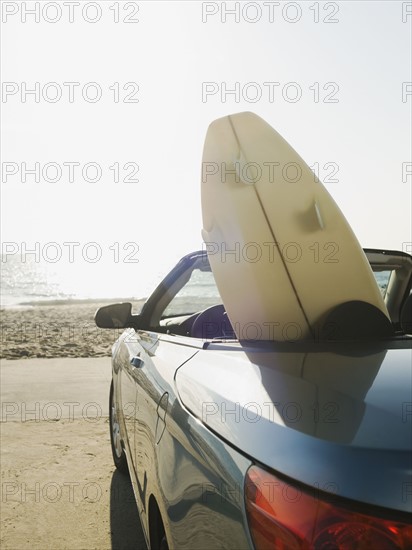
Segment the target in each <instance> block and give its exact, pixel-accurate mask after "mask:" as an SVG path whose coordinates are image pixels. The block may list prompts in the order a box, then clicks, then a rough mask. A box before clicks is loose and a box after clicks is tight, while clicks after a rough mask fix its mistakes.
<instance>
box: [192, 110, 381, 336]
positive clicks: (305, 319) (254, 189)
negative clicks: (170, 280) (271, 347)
mask: <svg viewBox="0 0 412 550" xmlns="http://www.w3.org/2000/svg"><path fill="white" fill-rule="evenodd" d="M201 186H202V189H201V196H202V215H203V230H202V237H203V240H204V241H205V243H206V249H207V252H208V258H209V261H210V264H211V267H212V270H213V273H214V276H215V279H216V284H217V287H218V289H219V292H220V294H221V297H222V300H223V303H224V305H225V308H226V311H227V314H228V317H229V319H230V321H231V323H232V326H233V328H234V330H235V332H236V335H237V337H238V338H239V339H246V340H281V341H285V340H300V339H306V338H310V337H316V331H317V329H318V327H319V326H320V325H321V324H322V321H324V319H325V318H326V316H327V315H328V314H329V313H330V312H331V311H332V310H333V308H334V307H336V306H338V305H339V304H344V303H346V302H349V301H362V302H366V303H367V304H371V305H372V306H375V307H376V308H377V309H378V310H380V312H381V314H383V315H385V316H386V318H387V319H389V315H388V312H387V309H386V306H385V303H384V301H383V298H382V296H381V293H380V290H379V288H378V285H377V283H376V281H375V278H374V275H373V272H372V270H371V268H370V265H369V262H368V260H367V258H366V256H365V254H364V252H363V250H362V248H361V246H360V244H359V242H358V240H357V238H356V236H355V235H354V233H353V231H352V229H351V227H350V225H349V223H348V222H347V221H346V219H345V217H344V215H343V214H342V212H341V211H340V209H339V207H338V206H337V204H336V203H335V201H334V200H333V199H332V197H331V195H330V194H329V193H328V191H327V190H326V188H325V187H324V186H323V185H322V183H321V182H320V181H319V180H318V179H317V178H316V176H315V175H314V173H313V172H312V170H311V169H310V168H309V166H308V165H307V164H306V163H305V162H304V160H303V159H302V158H301V157H300V156H299V155H298V154H297V152H296V151H295V150H294V149H293V148H292V147H291V146H290V145H289V144H288V143H287V142H286V141H285V140H284V139H283V138H282V136H281V135H280V134H279V133H278V132H276V131H275V130H274V129H273V128H272V127H271V126H270V125H269V124H267V123H266V122H265V121H264V120H263V119H262V118H260V117H259V116H257V115H255V114H254V113H250V112H244V113H238V114H234V115H230V116H226V117H223V118H220V119H218V120H215V121H214V122H213V123H212V124H211V125H210V126H209V129H208V131H207V135H206V139H205V145H204V150H203V159H202V184H201Z"/></svg>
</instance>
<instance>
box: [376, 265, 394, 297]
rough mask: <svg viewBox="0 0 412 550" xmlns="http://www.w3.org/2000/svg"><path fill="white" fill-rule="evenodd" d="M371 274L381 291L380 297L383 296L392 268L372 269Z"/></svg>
mask: <svg viewBox="0 0 412 550" xmlns="http://www.w3.org/2000/svg"><path fill="white" fill-rule="evenodd" d="M373 274H374V275H375V279H376V282H377V283H378V286H379V289H380V291H381V293H382V297H383V298H385V295H386V291H387V288H388V284H389V279H390V277H391V275H392V270H391V269H388V270H385V271H374V272H373Z"/></svg>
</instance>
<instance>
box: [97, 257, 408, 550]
mask: <svg viewBox="0 0 412 550" xmlns="http://www.w3.org/2000/svg"><path fill="white" fill-rule="evenodd" d="M365 253H366V256H367V258H368V260H369V262H370V264H371V266H372V269H373V271H374V273H375V277H376V280H377V282H378V284H379V286H380V288H381V291H382V295H383V296H384V300H385V304H386V307H387V309H388V312H389V315H390V317H391V321H392V328H391V334H389V335H386V336H382V335H379V337H378V336H377V337H374V336H373V327H369V328H370V330H369V332H368V331H366V333H365V334H366V336H365V334H363V335H362V337H361V338H357V336H356V334H353V335H352V336H347V335H346V336H345V337H344V338H342V337H340V334H339V330H340V326H339V325H332V326H331V327H330V330H329V331H328V332H327V334H325V333H322V334H320V335H319V337H315V338H313V339H311V340H299V341H297V339H296V333H295V331H294V326H293V325H292V324H290V325H289V324H288V323H285V326H284V327H282V334H283V339H282V341H262V340H260V339H258V338H257V337H256V334H257V333H256V331H257V330H258V327H254V326H253V325H251V326H250V327H249V328H248V334H246V335H242V334H240V338H237V337H236V334H238V331H236V327H233V326H232V325H231V323H230V321H229V319H228V317H227V316H226V313H225V307H224V304H223V303H222V300H221V297H220V295H219V292H218V290H217V287H216V285H215V282H214V277H213V273H212V271H211V268H210V265H209V261H208V257H207V254H206V252H204V251H199V252H194V253H192V254H189V255H187V256H185V257H184V258H183V259H182V260H180V262H179V263H178V264H177V266H176V267H175V268H174V269H173V270H172V271H171V272H170V273H169V275H168V276H167V277H166V278H165V279H164V280H163V282H162V283H161V284H160V285H159V286H158V287H157V288H156V290H155V291H154V293H153V294H152V295H151V296H150V298H149V299H148V300H147V301H146V303H145V305H144V307H143V309H142V310H141V312H140V313H134V312H133V311H132V305H131V304H129V303H122V304H114V305H111V306H106V307H102V308H101V309H99V310H98V311H97V313H96V317H95V320H96V323H97V325H98V326H99V327H103V328H124V329H125V330H124V332H123V334H122V335H121V337H120V338H119V339H118V340H117V341H116V343H115V344H114V346H113V357H112V365H113V381H112V385H111V389H110V430H111V442H112V451H113V458H114V462H115V464H116V466H117V468H118V469H119V470H120V471H122V472H125V473H126V472H128V473H129V474H130V478H131V482H132V485H133V489H134V493H135V497H136V501H137V505H138V510H139V513H140V519H141V523H142V526H143V531H144V534H145V537H146V541H147V544H148V547H149V548H151V549H153V550H155V549H163V550H164V549H167V548H171V549H172V548H176V549H178V550H184V549H190V550H194V549H205V550H206V549H207V550H210V549H220V548H232V549H243V548H256V549H259V550H260V549H266V548H271V549H288V550H290V549H316V550H330V549H342V550H343V549H345V550H349V549H379V550H395V549H404V550H406V549H407V548H409V549H410V548H412V525H411V524H412V522H411V520H412V516H411V508H412V481H411V473H412V463H411V461H412V458H411V449H412V397H411V395H412V390H411V363H412V336H411V333H412V307H411V303H412V302H411V300H412V296H411V294H410V292H411V284H412V277H411V274H412V257H411V256H409V255H408V254H406V253H402V252H393V251H381V250H371V249H368V250H365ZM357 321H358V323H357V326H359V319H358V320H357ZM361 324H362V323H361ZM364 324H368V320H367V319H366V320H365V323H364ZM238 335H239V334H238ZM136 519H137V518H136Z"/></svg>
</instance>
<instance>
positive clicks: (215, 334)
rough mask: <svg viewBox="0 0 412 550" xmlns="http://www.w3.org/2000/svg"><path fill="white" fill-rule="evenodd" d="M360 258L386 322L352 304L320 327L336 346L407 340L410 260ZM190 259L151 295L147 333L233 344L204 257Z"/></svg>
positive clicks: (371, 253)
mask: <svg viewBox="0 0 412 550" xmlns="http://www.w3.org/2000/svg"><path fill="white" fill-rule="evenodd" d="M364 252H365V254H366V256H367V258H368V260H369V263H370V265H371V267H372V270H373V272H374V275H375V278H376V280H377V283H378V285H379V287H380V290H381V293H382V296H383V298H384V301H385V304H386V307H387V309H388V312H389V315H390V319H391V322H389V321H388V319H387V317H386V316H385V315H384V314H382V313H381V312H380V311H379V310H378V309H377V308H375V307H374V306H372V305H370V304H367V303H365V302H358V301H353V302H347V303H345V304H341V305H340V306H337V308H335V309H334V310H333V311H332V312H330V313H329V315H328V316H327V317H326V320H325V322H324V324H323V327H326V326H329V327H330V326H339V335H338V337H337V339H339V340H359V339H360V340H362V339H375V340H376V339H388V338H399V337H403V338H405V336H406V335H412V294H411V285H412V257H411V256H410V255H409V254H406V253H403V252H395V251H387V250H376V249H364ZM196 254H198V256H197V257H195V258H194V261H192V262H191V263H190V264H189V266H188V267H187V268H186V269H183V270H181V273H179V272H178V275H177V277H176V278H175V279H174V280H172V281H168V284H167V285H166V284H165V285H164V286H163V291H162V289H157V291H156V293H155V294H156V296H157V298H156V301H155V302H154V307H153V310H152V311H151V315H150V327H151V329H153V330H156V331H158V332H163V333H168V334H176V335H181V336H189V337H192V338H202V339H205V340H214V339H215V340H222V339H223V340H227V339H228V340H231V339H236V334H235V331H234V330H233V327H232V325H231V323H230V321H229V318H228V316H227V313H226V311H225V308H224V305H223V304H222V300H221V298H220V295H219V292H218V289H217V287H216V284H215V282H214V278H213V273H212V271H211V268H210V265H209V262H208V260H207V255H206V253H205V252H199V253H196ZM192 259H193V257H192ZM172 273H173V272H172ZM149 309H150V308H149ZM322 330H323V329H322ZM331 334H332V336H331ZM329 338H331V339H334V338H336V331H332V333H331V332H330V330H329V331H328V330H324V335H323V339H325V340H328V339H329Z"/></svg>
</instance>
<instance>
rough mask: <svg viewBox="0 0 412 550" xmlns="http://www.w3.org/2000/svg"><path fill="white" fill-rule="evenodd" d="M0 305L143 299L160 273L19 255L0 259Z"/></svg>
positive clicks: (135, 266) (132, 265) (120, 265)
mask: <svg viewBox="0 0 412 550" xmlns="http://www.w3.org/2000/svg"><path fill="white" fill-rule="evenodd" d="M0 269H1V272H0V275H1V276H0V281H1V306H2V307H15V306H18V305H21V304H23V305H28V304H29V305H34V304H40V303H42V302H47V303H52V302H60V301H74V300H99V299H110V298H134V299H141V298H145V297H147V296H148V295H149V294H150V292H151V291H152V290H153V289H154V288H155V286H156V285H157V284H158V282H160V280H161V277H162V275H164V273H159V274H157V275H154V274H153V273H150V272H149V273H146V272H145V271H144V270H143V269H142V267H141V266H140V265H139V264H135V263H128V264H126V263H121V262H119V263H117V264H116V263H114V262H110V261H107V262H104V261H99V262H97V263H87V262H73V263H70V262H69V261H64V262H58V263H47V262H44V261H36V260H35V259H34V258H30V257H26V258H25V261H22V258H21V256H20V255H14V256H8V257H7V258H6V259H5V258H4V257H1V258H0Z"/></svg>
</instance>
